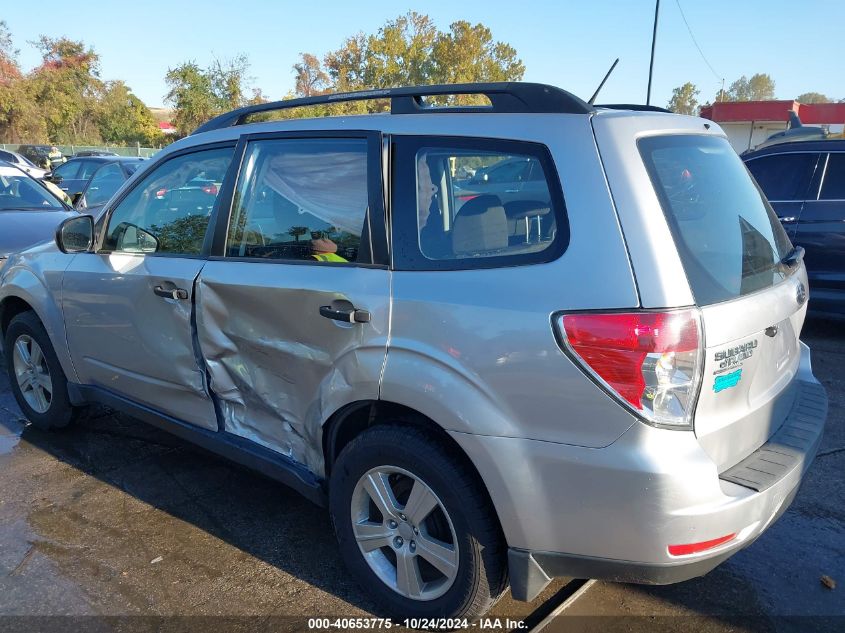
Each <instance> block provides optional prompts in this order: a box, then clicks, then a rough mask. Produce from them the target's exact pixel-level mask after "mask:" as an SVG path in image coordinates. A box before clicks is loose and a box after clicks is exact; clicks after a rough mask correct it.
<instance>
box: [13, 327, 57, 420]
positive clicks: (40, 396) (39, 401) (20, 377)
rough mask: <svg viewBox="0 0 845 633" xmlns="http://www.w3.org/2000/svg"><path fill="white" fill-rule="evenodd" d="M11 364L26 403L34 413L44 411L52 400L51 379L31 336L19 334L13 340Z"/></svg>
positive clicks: (36, 344) (42, 355)
mask: <svg viewBox="0 0 845 633" xmlns="http://www.w3.org/2000/svg"><path fill="white" fill-rule="evenodd" d="M12 364H13V366H14V370H15V378H16V380H17V382H18V388H19V389H20V391H21V394H22V395H23V398H24V400H26V403H27V404H28V405H29V406H30V407H32V409H33V411H35V412H36V413H46V412H47V410H48V409H49V408H50V403H51V402H52V401H53V380H52V379H51V378H50V369H49V368H48V367H47V359H46V358H45V357H44V352H43V351H42V350H41V346H40V345H38V343H37V342H36V341H35V339H33V338H32V337H31V336H28V335H26V334H21V335H20V336H19V337H18V338H17V340H16V341H15V345H14V349H13V351H12Z"/></svg>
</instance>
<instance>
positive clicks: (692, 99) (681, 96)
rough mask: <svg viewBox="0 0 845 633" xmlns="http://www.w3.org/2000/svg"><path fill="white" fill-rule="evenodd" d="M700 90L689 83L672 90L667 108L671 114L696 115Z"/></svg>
mask: <svg viewBox="0 0 845 633" xmlns="http://www.w3.org/2000/svg"><path fill="white" fill-rule="evenodd" d="M699 92H701V91H700V90H698V88H696V87H695V84H693V83H690V82H689V81H688V82H687V83H685V84H684V85H683V86H679V87H677V88H675V89H674V90H672V98H671V99H670V100H669V105H668V106H667V107H668V108H669V109H670V110H671V111H672V112H675V113H676V114H690V115H695V114H697V113H698V99H696V97H697V96H698V94H699Z"/></svg>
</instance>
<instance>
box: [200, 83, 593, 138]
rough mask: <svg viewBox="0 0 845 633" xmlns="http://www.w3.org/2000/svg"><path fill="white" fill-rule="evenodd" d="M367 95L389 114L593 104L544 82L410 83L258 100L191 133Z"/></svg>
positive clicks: (573, 109) (580, 110) (580, 109)
mask: <svg viewBox="0 0 845 633" xmlns="http://www.w3.org/2000/svg"><path fill="white" fill-rule="evenodd" d="M470 94H472V95H475V94H477V95H484V96H486V97H487V98H488V99H489V100H490V105H489V106H459V107H438V106H427V105H425V102H424V101H423V97H431V96H438V95H470ZM368 99H390V112H391V114H419V113H424V112H438V113H441V112H495V113H501V112H507V113H538V112H539V113H566V114H589V113H590V112H594V108H593V107H592V106H591V105H589V104H588V103H586V102H585V101H582V100H581V99H579V98H578V97H576V96H575V95H573V94H571V93H569V92H566V91H565V90H561V89H560V88H555V87H554V86H547V85H545V84H535V83H522V82H498V83H474V84H444V85H433V86H410V87H406V88H384V89H381V90H362V91H359V92H341V93H336V94H327V95H319V96H316V97H302V98H299V99H285V100H283V101H274V102H272V103H259V104H257V105H252V106H246V107H244V108H239V109H237V110H232V111H231V112H227V113H225V114H221V115H220V116H217V117H215V118H213V119H211V120H210V121H208V122H207V123H205V124H203V125H201V126H199V127H198V128H197V129H196V130H194V132H193V133H194V134H199V133H200V132H209V131H211V130H219V129H221V128H225V127H231V126H233V125H241V124H243V123H245V122H246V119H247V118H248V117H250V116H252V115H254V114H260V113H262V112H274V111H277V110H286V109H288V108H302V107H305V106H313V105H325V104H329V103H340V102H343V101H362V100H368Z"/></svg>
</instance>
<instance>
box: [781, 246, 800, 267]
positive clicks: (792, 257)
mask: <svg viewBox="0 0 845 633" xmlns="http://www.w3.org/2000/svg"><path fill="white" fill-rule="evenodd" d="M803 259H804V247H803V246H795V247H793V249H792V250H791V251H789V252H788V253H787V254H786V257H784V258H783V259H782V260H780V263H781V264H783V265H784V266H786V267H787V268H795V267H796V266H797V265H798V264H800V263H801V261H802V260H803Z"/></svg>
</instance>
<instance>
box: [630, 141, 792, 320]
mask: <svg viewBox="0 0 845 633" xmlns="http://www.w3.org/2000/svg"><path fill="white" fill-rule="evenodd" d="M639 148H640V153H641V155H642V157H643V161H644V162H645V165H646V168H647V169H648V173H649V176H650V178H651V182H652V184H653V185H654V189H655V191H656V192H657V195H658V198H659V199H660V202H661V205H662V207H663V211H664V213H665V215H666V219H667V221H668V223H669V227H670V229H671V231H672V234H673V237H674V239H675V245H676V247H677V249H678V253H679V255H680V257H681V261H682V262H683V266H684V270H685V272H686V275H687V278H688V280H689V283H690V287H691V289H692V292H693V295H694V296H695V300H696V303H698V304H699V305H709V304H713V303H719V302H721V301H727V300H729V299H734V298H736V297H741V296H743V295H747V294H750V293H752V292H755V291H757V290H762V289H764V288H768V287H771V286H773V285H774V284H776V283H777V282H778V281H780V280H781V279H783V276H784V272H783V271H782V269H781V266H780V260H781V259H783V257H784V256H785V255H786V254H787V253H788V252H789V249H790V248H791V245H790V243H789V239H788V238H787V236H786V233H785V232H784V230H783V227H781V225H780V222H778V220H777V217H776V216H775V214H774V213H773V212H772V210H771V207H769V205H768V203H767V202H766V201H765V199H764V198H763V196H762V195H761V192H760V190H759V189H758V188H757V187H755V185H754V182H753V181H752V180H751V178H749V177H748V172H747V171H746V170H745V168H744V167H743V163H742V160H741V159H740V158H739V156H737V155H736V152H734V150H733V149H732V148H731V146H730V145H729V144H728V142H727V141H726V140H725V139H722V138H715V137H707V136H693V135H678V136H655V137H650V138H644V139H641V140H640V141H639Z"/></svg>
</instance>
